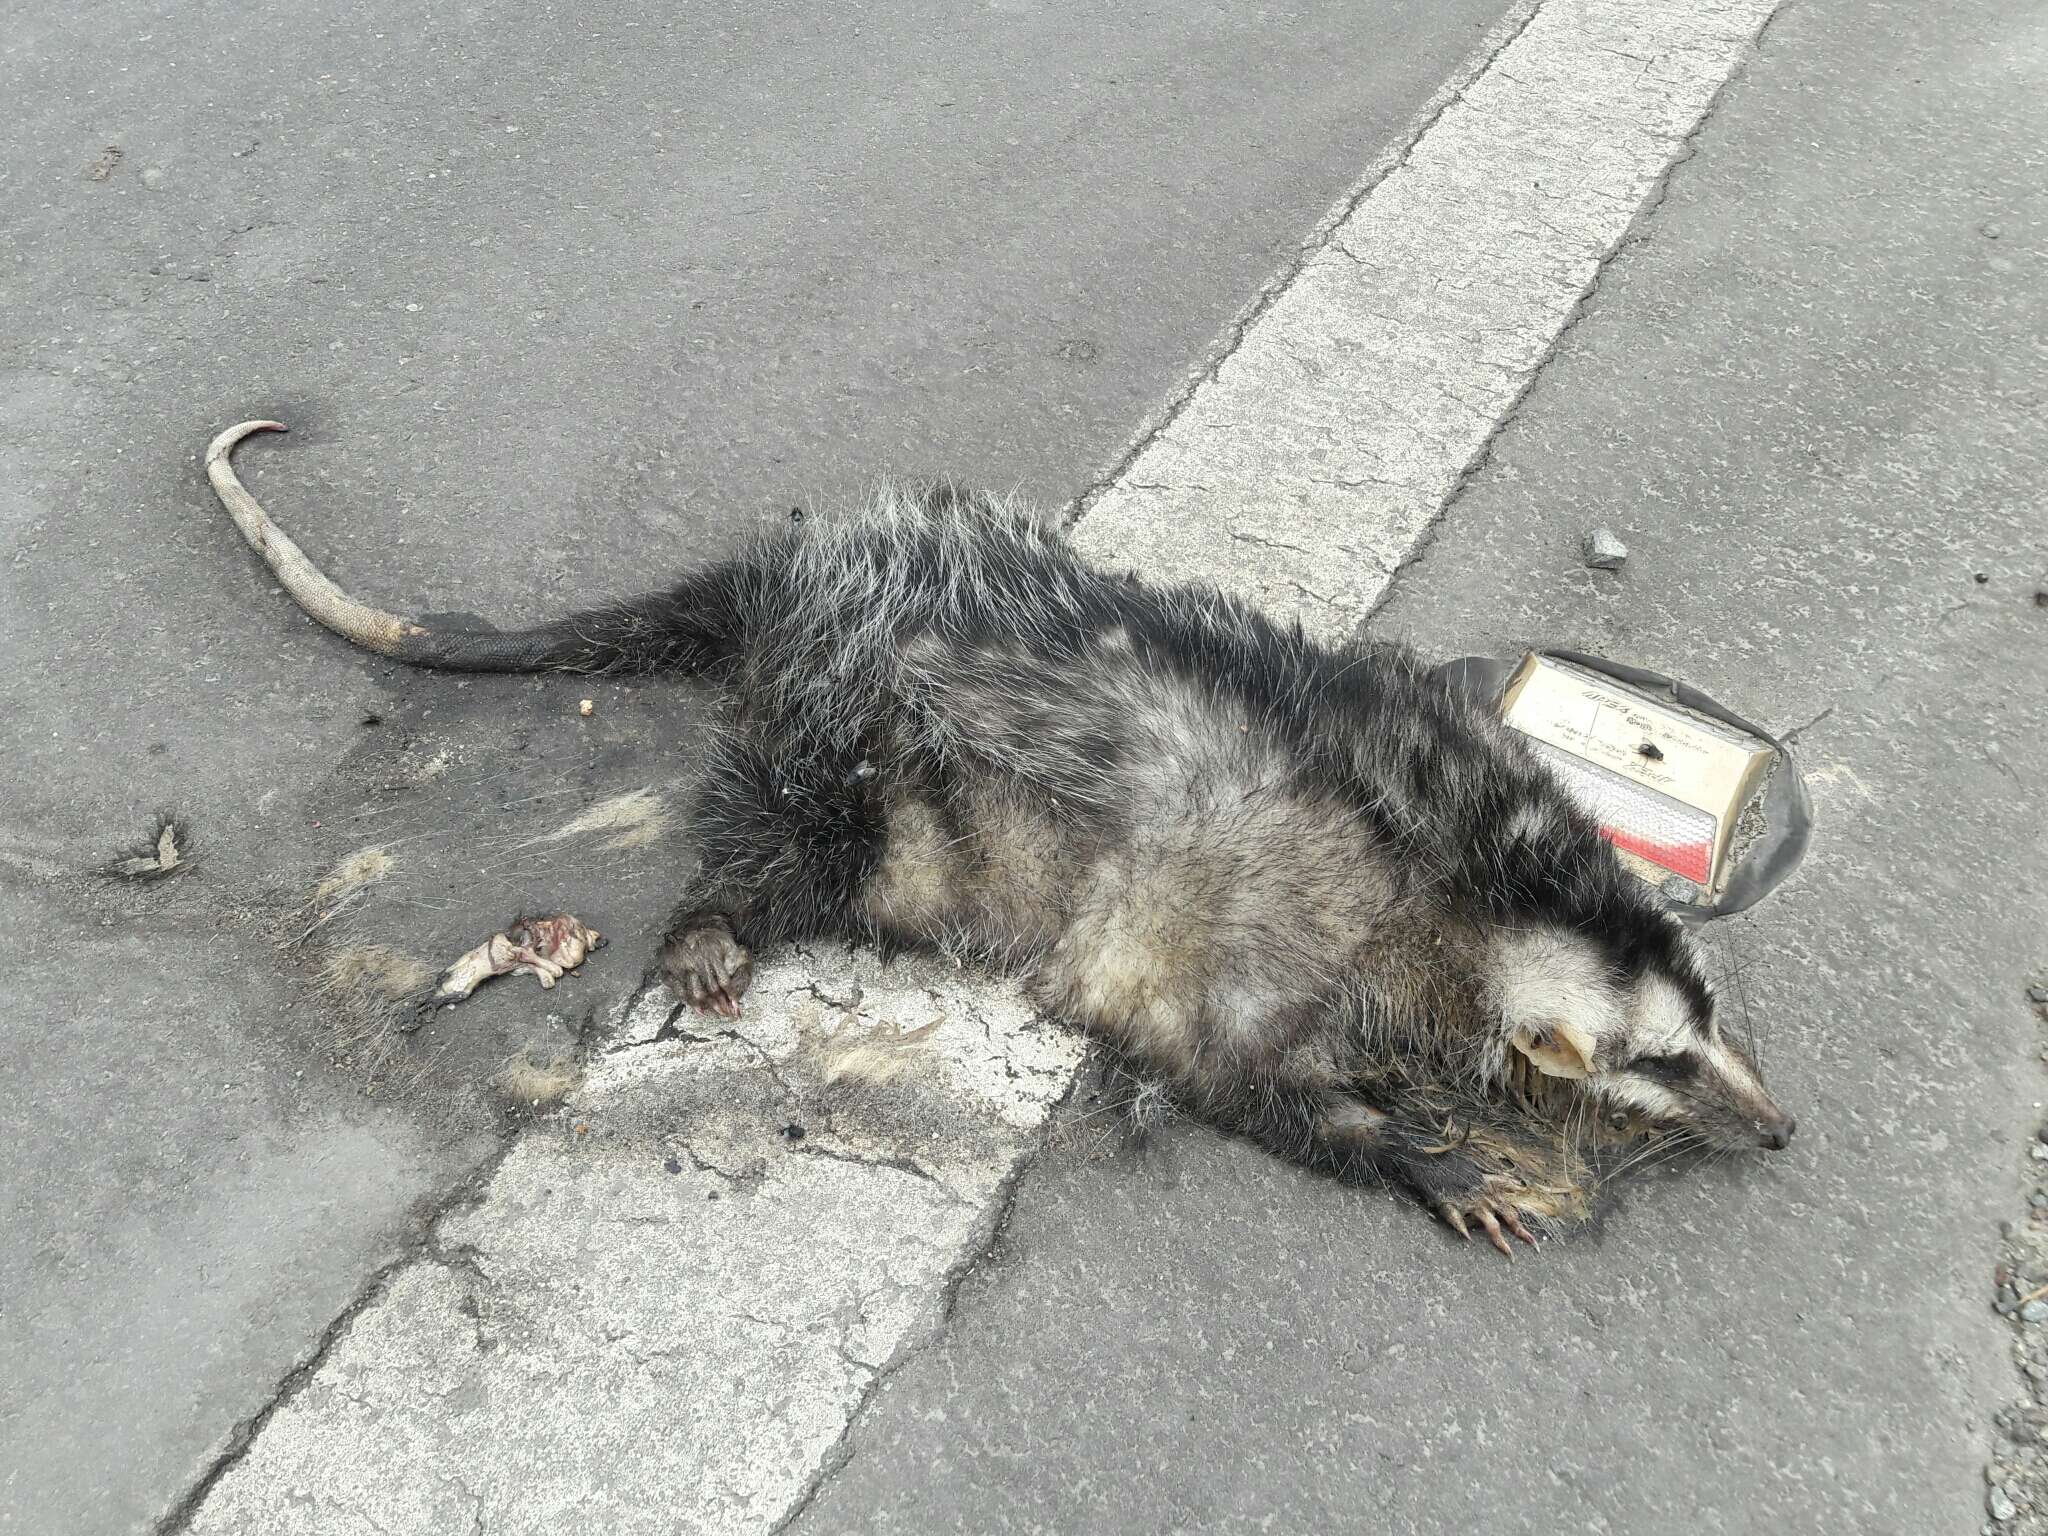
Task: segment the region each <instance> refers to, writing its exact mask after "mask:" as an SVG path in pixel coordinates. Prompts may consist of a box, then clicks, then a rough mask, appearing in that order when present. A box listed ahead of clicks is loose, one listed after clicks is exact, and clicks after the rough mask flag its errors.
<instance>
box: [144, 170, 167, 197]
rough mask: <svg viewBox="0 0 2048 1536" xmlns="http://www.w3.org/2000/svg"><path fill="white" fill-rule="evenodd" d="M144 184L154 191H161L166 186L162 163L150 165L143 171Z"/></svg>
mask: <svg viewBox="0 0 2048 1536" xmlns="http://www.w3.org/2000/svg"><path fill="white" fill-rule="evenodd" d="M142 184H143V185H144V186H145V187H147V188H149V190H150V191H152V192H161V191H162V190H163V188H164V168H163V167H162V166H160V165H152V166H151V167H149V169H148V170H146V171H144V172H143V173H142Z"/></svg>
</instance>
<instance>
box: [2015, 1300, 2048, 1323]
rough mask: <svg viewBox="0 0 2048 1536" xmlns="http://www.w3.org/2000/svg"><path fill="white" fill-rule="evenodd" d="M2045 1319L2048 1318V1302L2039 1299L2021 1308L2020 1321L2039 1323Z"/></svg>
mask: <svg viewBox="0 0 2048 1536" xmlns="http://www.w3.org/2000/svg"><path fill="white" fill-rule="evenodd" d="M2043 1318H2048V1301H2042V1300H2040V1299H2039V1298H2038V1297H2037V1298H2036V1299H2034V1300H2033V1301H2030V1302H2028V1303H2027V1304H2026V1305H2025V1306H2023V1307H2021V1308H2020V1321H2021V1322H2023V1323H2038V1322H2040V1321H2041V1320H2042V1319H2043Z"/></svg>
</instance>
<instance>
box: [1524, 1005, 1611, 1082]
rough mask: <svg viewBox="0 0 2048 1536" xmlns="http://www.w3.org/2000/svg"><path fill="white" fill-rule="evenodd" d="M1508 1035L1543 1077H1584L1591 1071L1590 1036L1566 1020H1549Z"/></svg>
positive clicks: (1591, 1043) (1591, 1051)
mask: <svg viewBox="0 0 2048 1536" xmlns="http://www.w3.org/2000/svg"><path fill="white" fill-rule="evenodd" d="M1511 1038H1512V1040H1513V1042H1514V1047H1515V1049H1516V1050H1518V1051H1520V1052H1521V1053H1522V1054H1523V1055H1524V1056H1526V1057H1528V1058H1529V1064H1530V1065H1531V1066H1533V1067H1534V1068H1535V1069H1536V1070H1537V1071H1538V1072H1541V1073H1542V1074H1543V1075H1544V1076H1545V1077H1584V1076H1586V1075H1587V1074H1588V1073H1589V1072H1591V1071H1592V1070H1593V1037H1592V1036H1591V1035H1589V1034H1587V1033H1586V1032H1585V1031H1584V1030H1583V1029H1581V1028H1579V1026H1578V1025H1576V1024H1573V1023H1570V1022H1568V1021H1567V1020H1564V1019H1555V1020H1552V1021H1551V1022H1550V1023H1548V1024H1546V1025H1545V1026H1544V1027H1543V1028H1542V1029H1541V1030H1527V1029H1518V1030H1516V1031H1515V1032H1514V1034H1513V1036H1512V1037H1511Z"/></svg>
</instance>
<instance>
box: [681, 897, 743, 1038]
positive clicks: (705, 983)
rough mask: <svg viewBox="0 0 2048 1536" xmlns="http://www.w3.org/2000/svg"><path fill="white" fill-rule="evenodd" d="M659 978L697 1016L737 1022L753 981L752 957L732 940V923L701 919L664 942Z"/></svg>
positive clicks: (720, 918)
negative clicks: (696, 1013) (748, 988)
mask: <svg viewBox="0 0 2048 1536" xmlns="http://www.w3.org/2000/svg"><path fill="white" fill-rule="evenodd" d="M661 974H662V979H663V980H664V981H666V982H667V983H668V988H669V990H670V991H671V992H673V993H675V995H676V996H678V997H680V998H681V999H682V1000H683V1001H684V1002H686V1003H688V1004H689V1005H690V1006H691V1007H692V1008H695V1009H696V1010H697V1011H698V1012H700V1013H715V1014H719V1015H721V1016H723V1017H725V1018H728V1019H736V1018H738V1017H739V1016H740V999H741V998H742V997H744V996H745V995H746V991H747V986H748V984H749V983H750V982H752V981H753V979H754V957H753V956H752V955H751V954H750V953H748V951H747V947H746V945H744V944H742V943H740V941H739V940H738V939H737V938H735V937H734V936H733V931H732V924H731V923H729V922H727V921H726V920H725V919H724V918H722V917H709V918H703V919H700V920H698V921H697V922H695V923H692V924H691V926H690V927H688V928H686V929H684V930H683V931H682V932H680V933H672V934H670V935H669V936H668V938H667V939H666V940H665V941H664V942H663V944H662V946H661Z"/></svg>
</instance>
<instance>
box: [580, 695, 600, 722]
mask: <svg viewBox="0 0 2048 1536" xmlns="http://www.w3.org/2000/svg"><path fill="white" fill-rule="evenodd" d="M576 713H577V714H579V715H581V716H582V717H583V718H584V719H586V720H588V719H589V718H590V717H591V716H592V715H594V714H596V713H597V700H595V699H578V700H577V701H576Z"/></svg>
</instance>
